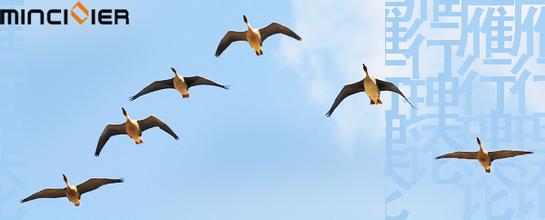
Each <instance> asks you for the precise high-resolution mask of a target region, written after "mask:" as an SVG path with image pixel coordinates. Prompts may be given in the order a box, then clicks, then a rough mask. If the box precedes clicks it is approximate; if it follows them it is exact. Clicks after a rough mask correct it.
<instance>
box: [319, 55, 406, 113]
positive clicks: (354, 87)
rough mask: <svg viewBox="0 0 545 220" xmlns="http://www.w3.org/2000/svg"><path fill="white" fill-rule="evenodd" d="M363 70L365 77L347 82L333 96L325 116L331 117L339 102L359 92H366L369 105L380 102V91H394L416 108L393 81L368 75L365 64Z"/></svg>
mask: <svg viewBox="0 0 545 220" xmlns="http://www.w3.org/2000/svg"><path fill="white" fill-rule="evenodd" d="M363 71H365V78H364V79H362V80H360V81H359V82H356V83H352V84H348V85H346V86H344V87H343V89H342V90H341V92H340V93H339V95H337V98H335V102H333V105H332V106H331V108H330V109H329V111H328V112H327V113H326V116H327V117H331V115H332V114H333V111H335V109H336V108H337V106H339V104H341V102H342V101H343V100H344V99H345V98H346V97H348V96H351V95H353V94H356V93H359V92H365V93H367V96H369V99H370V100H371V105H377V104H382V100H380V92H382V91H390V92H395V93H397V94H399V95H401V96H402V97H403V98H404V99H405V100H406V101H407V102H408V103H409V104H410V105H411V107H413V108H416V107H414V105H413V104H412V103H411V102H410V101H409V99H407V97H405V95H403V93H402V92H401V91H400V90H399V88H397V86H395V85H394V84H393V83H391V82H386V81H382V80H380V79H375V78H374V77H372V76H371V75H369V72H368V71H367V66H365V64H363Z"/></svg>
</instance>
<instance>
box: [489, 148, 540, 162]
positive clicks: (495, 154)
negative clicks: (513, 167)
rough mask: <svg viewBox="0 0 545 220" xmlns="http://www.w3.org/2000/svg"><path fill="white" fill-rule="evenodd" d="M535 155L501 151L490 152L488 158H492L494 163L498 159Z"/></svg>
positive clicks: (525, 152) (529, 152)
mask: <svg viewBox="0 0 545 220" xmlns="http://www.w3.org/2000/svg"><path fill="white" fill-rule="evenodd" d="M533 153H534V152H531V151H518V150H499V151H492V152H488V156H489V157H490V160H492V161H494V160H498V159H504V158H509V157H516V156H520V155H525V154H533Z"/></svg>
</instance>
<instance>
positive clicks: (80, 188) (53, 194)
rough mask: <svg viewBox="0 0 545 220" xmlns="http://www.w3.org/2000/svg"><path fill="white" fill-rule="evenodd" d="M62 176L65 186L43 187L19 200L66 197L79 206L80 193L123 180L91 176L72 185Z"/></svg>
mask: <svg viewBox="0 0 545 220" xmlns="http://www.w3.org/2000/svg"><path fill="white" fill-rule="evenodd" d="M62 178H63V180H64V183H66V187H65V188H62V189H60V188H56V189H44V190H42V191H39V192H37V193H34V194H32V195H30V196H29V197H26V198H25V199H23V200H21V203H23V202H28V201H30V200H34V199H43V198H60V197H67V198H68V201H70V202H72V203H74V205H75V206H79V204H80V199H81V195H82V194H84V193H87V192H91V191H93V190H95V189H98V188H99V187H101V186H104V185H107V184H112V183H122V182H123V178H121V179H107V178H92V179H89V180H87V181H85V182H84V183H82V184H79V185H77V186H74V185H70V182H68V178H66V176H65V175H64V174H63V175H62Z"/></svg>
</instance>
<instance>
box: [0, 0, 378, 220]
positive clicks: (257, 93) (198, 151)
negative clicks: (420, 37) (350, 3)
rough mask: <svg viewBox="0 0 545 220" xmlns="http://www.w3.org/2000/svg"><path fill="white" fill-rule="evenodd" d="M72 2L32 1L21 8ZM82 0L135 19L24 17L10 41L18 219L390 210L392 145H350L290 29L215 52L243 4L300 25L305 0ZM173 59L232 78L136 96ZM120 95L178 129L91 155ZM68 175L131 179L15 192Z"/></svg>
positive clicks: (115, 142) (12, 191) (260, 18)
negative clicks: (312, 84) (291, 63)
mask: <svg viewBox="0 0 545 220" xmlns="http://www.w3.org/2000/svg"><path fill="white" fill-rule="evenodd" d="M74 3H75V2H73V1H56V2H47V3H46V2H43V1H31V0H26V1H24V7H25V8H68V7H71V6H72V5H73V4H74ZM82 3H84V4H85V5H86V6H87V7H88V8H127V9H128V10H130V13H131V14H130V19H131V23H130V26H89V25H83V26H79V25H74V24H72V25H70V26H60V27H52V26H26V27H24V28H23V30H22V31H21V32H20V35H22V41H20V42H18V43H17V45H16V46H17V48H16V49H14V50H10V51H5V52H2V53H1V55H0V56H1V59H2V71H1V72H2V74H1V75H0V79H1V80H0V84H1V85H2V86H1V87H2V88H3V89H2V92H1V93H0V96H1V98H2V99H4V100H5V101H4V102H5V103H7V105H5V107H3V108H1V110H0V111H1V113H2V115H4V116H6V118H5V119H4V123H2V124H3V125H2V126H1V130H2V144H1V148H2V150H3V151H9V152H10V153H6V155H7V157H8V159H6V161H8V162H3V164H2V165H5V166H3V168H0V170H2V171H1V172H0V174H3V175H1V176H2V181H1V183H2V184H0V187H1V188H0V190H1V191H3V194H5V196H6V197H7V198H5V199H3V200H2V204H1V208H2V211H1V212H2V213H4V214H5V215H6V216H9V217H7V218H12V217H13V216H11V215H12V214H15V215H17V216H20V217H21V218H22V219H44V218H46V219H237V220H240V219H333V218H339V219H361V218H363V217H369V216H374V217H375V218H380V217H381V216H383V207H384V206H383V204H384V203H383V192H384V186H383V180H382V179H383V176H384V175H383V168H381V167H383V162H382V161H381V159H380V158H381V157H382V152H383V149H381V147H380V146H377V145H372V146H371V145H370V144H372V143H361V145H369V146H368V147H361V148H358V149H354V150H352V151H350V152H347V151H344V150H343V148H342V147H340V146H339V145H340V144H339V142H338V140H337V137H336V135H335V131H334V125H335V121H334V120H330V119H326V118H325V117H324V114H325V112H326V111H327V107H325V106H317V105H315V104H313V103H312V102H311V101H309V98H308V95H307V91H308V87H307V86H306V85H305V82H304V79H302V78H301V77H300V76H299V75H297V74H293V69H291V68H289V67H288V66H286V65H284V64H283V63H284V55H283V54H282V52H281V50H280V49H279V48H280V44H281V42H282V37H278V36H275V37H272V38H270V39H269V40H268V42H267V44H265V47H264V53H265V55H264V56H261V57H256V56H255V54H254V52H253V51H251V49H250V48H249V47H248V46H247V45H244V44H233V45H232V46H231V47H230V48H229V49H228V50H227V51H226V52H224V54H223V55H222V56H221V57H220V58H219V59H217V58H215V57H214V56H213V54H214V52H215V49H216V47H217V44H218V43H219V40H220V39H221V38H222V37H223V35H224V34H225V32H226V31H228V30H243V29H244V28H245V25H244V23H243V21H242V15H243V14H246V15H247V16H248V17H249V19H250V21H251V22H252V24H254V25H255V26H257V27H259V26H265V25H268V24H269V23H270V22H271V21H279V22H282V23H283V24H285V25H287V26H290V27H292V28H293V29H294V30H295V31H298V28H297V26H296V25H294V23H295V22H294V19H295V18H294V15H293V6H294V5H293V4H294V3H292V2H290V1H274V2H273V1H271V2H255V1H235V2H229V3H227V2H225V1H192V2H187V1H183V2H180V1H164V2H162V3H161V4H158V3H156V2H142V1H139V2H136V1H115V2H111V1H98V2H97V1H94V2H82ZM300 34H301V35H302V36H303V39H305V36H304V33H300ZM304 42H305V40H303V41H302V42H297V41H295V40H293V41H291V42H286V43H288V44H294V45H297V44H299V45H301V44H303V43H304ZM362 58H364V57H362ZM354 65H356V66H358V65H359V63H355V64H354ZM171 66H174V67H176V68H177V69H178V71H179V72H180V73H182V74H183V75H187V76H191V75H197V74H198V75H202V76H205V77H208V78H209V79H212V80H215V81H217V82H220V83H224V84H229V85H231V89H230V90H228V91H224V90H221V89H217V88H207V87H200V88H193V89H192V90H191V98H190V99H187V100H182V99H181V97H180V95H179V94H177V93H176V92H175V91H173V90H172V91H161V92H158V93H154V94H150V95H148V96H144V97H141V98H140V99H138V100H136V101H135V102H129V101H128V97H129V96H131V95H133V94H135V93H136V92H138V91H139V90H140V89H142V88H143V87H145V86H146V85H148V84H149V83H151V82H152V81H154V80H162V79H167V78H170V77H172V73H171V72H170V67H171ZM332 74H333V73H332ZM355 74H360V73H359V72H355ZM336 86H341V85H340V84H339V85H336ZM335 95H336V94H329V95H328V97H329V98H333V97H334V96H335ZM121 107H125V108H126V109H127V110H128V112H129V114H130V115H131V116H132V117H134V118H144V117H147V116H149V115H150V114H153V115H156V116H157V117H159V118H161V119H162V120H164V121H165V122H166V123H168V124H169V125H170V127H171V128H172V129H173V130H174V131H175V132H177V134H178V135H179V136H180V137H181V139H180V140H179V141H175V140H174V139H172V138H171V137H170V136H169V135H167V134H165V133H163V132H162V131H160V130H158V129H153V130H150V131H148V132H146V133H145V134H144V136H143V137H144V141H145V144H143V145H140V146H136V145H135V144H134V142H133V141H131V140H130V139H128V138H127V137H122V136H119V137H114V138H112V139H110V141H109V142H108V144H107V145H106V147H105V148H104V150H103V152H102V153H101V156H100V157H99V158H95V157H94V156H93V153H94V150H95V146H96V143H97V141H98V137H99V136H100V134H101V132H102V130H103V128H104V126H105V125H106V124H107V123H110V122H112V123H121V122H123V115H122V114H121ZM376 113H377V114H379V111H378V110H377V112H376ZM379 132H380V131H379ZM358 145H359V144H358ZM12 163H13V164H12ZM369 168H372V169H369ZM62 174H66V175H67V176H68V177H69V178H70V180H71V182H72V183H80V182H82V181H85V180H87V179H88V178H90V177H111V178H119V177H124V178H125V181H126V182H125V183H123V184H119V185H110V186H107V187H103V188H100V189H99V190H97V191H95V192H93V193H89V194H85V195H84V196H83V197H82V205H81V206H80V207H77V208H76V207H74V206H73V205H72V204H70V203H68V201H67V200H66V199H51V200H37V201H34V202H31V203H26V204H22V205H21V204H19V200H20V199H22V198H24V197H26V196H28V195H30V194H32V193H34V192H36V191H38V190H41V189H42V188H44V187H62V186H63V184H64V183H63V182H62ZM364 186H365V187H364Z"/></svg>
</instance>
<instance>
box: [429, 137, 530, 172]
mask: <svg viewBox="0 0 545 220" xmlns="http://www.w3.org/2000/svg"><path fill="white" fill-rule="evenodd" d="M477 144H478V145H479V151H476V152H465V151H457V152H453V153H448V154H444V155H441V156H438V157H436V158H435V159H444V158H454V159H469V160H478V161H479V163H480V164H481V166H482V167H483V168H484V170H485V171H486V172H487V173H490V172H492V162H493V161H494V160H499V159H504V158H509V157H516V156H520V155H526V154H532V153H533V152H531V151H518V150H499V151H492V152H488V151H486V150H485V149H484V147H483V145H482V143H481V139H479V138H478V137H477Z"/></svg>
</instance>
